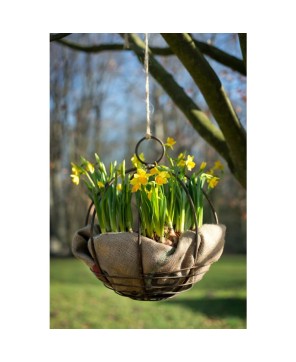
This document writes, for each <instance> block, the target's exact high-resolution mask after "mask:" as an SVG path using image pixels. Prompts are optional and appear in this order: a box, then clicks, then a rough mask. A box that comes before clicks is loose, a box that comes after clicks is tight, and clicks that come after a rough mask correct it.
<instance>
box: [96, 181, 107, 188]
mask: <svg viewBox="0 0 296 362" xmlns="http://www.w3.org/2000/svg"><path fill="white" fill-rule="evenodd" d="M97 185H98V186H99V188H100V189H102V188H103V187H105V185H104V184H103V182H101V181H98V182H97Z"/></svg>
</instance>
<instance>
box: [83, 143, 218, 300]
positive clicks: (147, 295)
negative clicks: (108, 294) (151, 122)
mask: <svg viewBox="0 0 296 362" xmlns="http://www.w3.org/2000/svg"><path fill="white" fill-rule="evenodd" d="M151 138H152V139H154V140H156V141H157V142H159V143H160V144H161V145H162V147H163V151H164V145H163V143H162V141H160V140H159V139H158V138H156V137H154V136H151ZM144 140H146V138H145V137H144V138H142V139H141V140H140V141H139V142H138V143H137V146H136V156H137V158H138V159H139V161H140V162H141V163H143V164H145V166H146V168H147V169H148V170H149V169H151V168H153V167H155V165H156V163H158V162H159V161H160V160H161V159H162V157H163V154H164V152H162V155H161V157H160V158H159V159H158V160H157V161H156V162H154V163H146V162H144V161H143V160H142V159H141V158H140V157H139V155H138V148H139V145H140V143H141V142H143V141H144ZM136 170H137V169H136V168H131V169H128V170H127V171H126V173H135V171H136ZM172 175H173V176H174V177H175V178H176V180H177V181H178V182H179V184H180V186H181V187H182V188H183V190H184V191H185V193H186V195H187V198H188V201H189V203H190V207H191V211H192V213H193V215H194V223H195V230H194V231H195V249H194V264H193V266H192V267H190V268H183V269H179V270H174V271H173V272H170V273H167V272H166V273H157V272H156V273H153V276H151V274H145V273H144V269H143V255H142V235H141V217H140V212H139V210H138V261H139V275H140V276H135V277H126V276H122V275H107V274H106V273H105V272H104V271H103V270H102V269H101V267H100V262H99V260H98V257H97V254H96V252H95V247H94V223H95V217H96V209H95V207H94V203H93V202H92V203H91V204H90V206H89V208H88V211H87V216H86V220H85V225H88V223H89V217H90V214H91V210H92V208H94V210H93V212H92V216H91V223H90V244H91V249H92V253H93V255H94V261H95V268H93V269H91V271H92V272H93V273H94V274H95V275H96V277H97V278H98V279H100V280H101V281H102V282H103V284H104V285H105V287H107V288H109V289H111V290H113V291H114V292H115V293H117V294H119V295H121V296H124V297H128V298H131V299H134V300H138V301H161V300H165V299H169V298H172V297H174V296H175V295H178V294H180V293H182V292H184V291H186V290H188V289H190V288H191V287H192V286H193V284H195V282H192V281H190V279H192V277H195V276H197V275H199V274H203V272H199V271H198V269H199V266H197V265H196V258H197V253H198V247H199V243H198V235H200V237H201V238H202V234H200V233H199V231H198V222H197V215H196V212H195V208H194V204H193V201H192V198H191V196H190V194H189V191H188V189H187V187H186V185H185V183H184V182H183V181H182V180H181V179H180V178H179V177H178V176H177V175H175V174H174V173H172ZM113 182H114V178H113V179H112V180H111V181H110V182H108V183H107V184H106V185H105V189H107V188H108V187H110V186H111V185H112V183H113ZM202 192H203V194H204V196H205V198H206V199H207V201H208V203H209V205H210V208H211V211H212V213H213V216H214V219H215V222H216V223H217V224H218V223H219V221H218V216H217V213H216V211H215V208H214V206H213V204H212V202H211V201H210V199H209V198H208V195H207V194H206V192H205V191H204V190H203V189H202ZM155 242H156V241H155ZM188 270H189V273H188V274H187V275H186V276H181V277H180V275H177V274H178V273H180V272H184V271H188ZM114 278H115V279H116V280H118V279H119V280H120V282H119V283H118V282H114V281H112V279H114ZM130 279H133V280H139V281H140V283H141V293H139V292H131V291H129V290H126V291H124V290H118V287H121V288H120V289H122V287H127V288H130V285H129V284H126V283H125V281H128V280H130ZM163 279H169V280H170V281H172V282H170V283H168V282H167V283H166V284H164V283H162V284H161V285H157V281H159V280H163ZM148 281H149V284H151V281H152V282H153V283H152V284H153V286H151V285H150V286H149V285H148V283H147V282H148Z"/></svg>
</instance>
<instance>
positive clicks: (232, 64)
mask: <svg viewBox="0 0 296 362" xmlns="http://www.w3.org/2000/svg"><path fill="white" fill-rule="evenodd" d="M194 42H195V44H196V46H197V47H198V48H199V50H200V51H201V52H202V53H204V54H206V55H208V56H209V57H211V58H212V59H214V60H216V61H217V62H219V63H221V64H223V65H225V66H227V67H229V68H231V69H233V70H235V71H237V72H239V73H241V74H243V75H245V74H246V68H245V66H244V63H243V61H242V60H241V59H238V58H236V57H234V56H232V55H230V54H228V53H226V52H224V51H223V50H220V49H218V48H216V47H214V46H213V45H210V44H207V43H203V42H201V41H198V40H194ZM58 43H60V44H63V45H65V46H67V47H69V48H71V49H73V50H78V51H83V52H86V53H99V52H103V51H110V50H111V51H119V50H131V49H129V48H126V47H125V46H124V44H100V45H82V44H77V43H74V42H71V41H69V40H59V41H58ZM150 50H151V51H152V53H153V54H154V55H162V56H168V55H175V54H174V52H173V51H172V50H171V49H170V48H160V47H150Z"/></svg>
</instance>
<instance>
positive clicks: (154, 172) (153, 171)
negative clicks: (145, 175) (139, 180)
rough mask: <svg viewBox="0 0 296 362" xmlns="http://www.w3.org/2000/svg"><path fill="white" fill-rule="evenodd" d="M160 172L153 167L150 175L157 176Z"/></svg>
mask: <svg viewBox="0 0 296 362" xmlns="http://www.w3.org/2000/svg"><path fill="white" fill-rule="evenodd" d="M159 172H160V171H159V170H158V169H157V168H156V167H153V168H152V169H151V170H150V175H157V174H158V173H159Z"/></svg>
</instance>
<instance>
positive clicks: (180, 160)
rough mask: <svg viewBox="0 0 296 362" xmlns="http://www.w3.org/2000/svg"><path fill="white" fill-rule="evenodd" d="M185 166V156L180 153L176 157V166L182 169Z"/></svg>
mask: <svg viewBox="0 0 296 362" xmlns="http://www.w3.org/2000/svg"><path fill="white" fill-rule="evenodd" d="M185 165H186V162H185V155H184V153H180V154H179V156H178V163H177V166H180V167H183V166H185Z"/></svg>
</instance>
